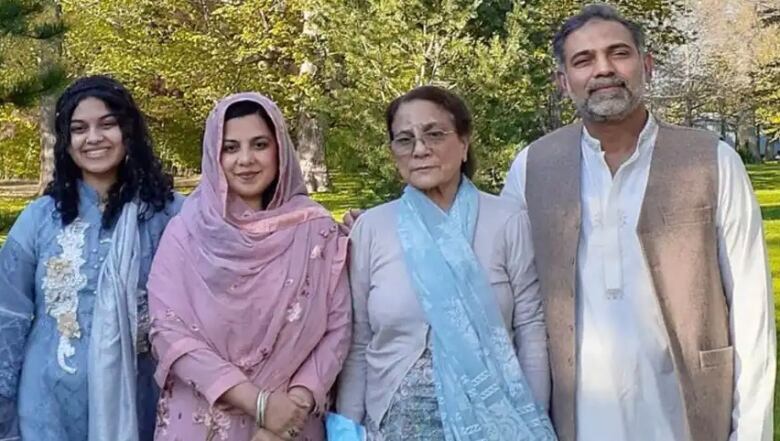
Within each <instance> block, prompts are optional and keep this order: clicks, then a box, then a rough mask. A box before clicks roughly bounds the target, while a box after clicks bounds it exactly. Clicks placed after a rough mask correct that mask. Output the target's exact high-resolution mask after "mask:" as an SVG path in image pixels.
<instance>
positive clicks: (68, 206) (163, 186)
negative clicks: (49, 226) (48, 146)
mask: <svg viewBox="0 0 780 441" xmlns="http://www.w3.org/2000/svg"><path fill="white" fill-rule="evenodd" d="M85 98H97V99H99V100H101V101H103V102H104V103H105V104H106V106H107V107H108V108H109V109H110V110H111V111H112V112H113V113H114V115H115V116H116V118H117V121H118V122H119V128H120V130H121V131H122V140H123V142H124V144H125V148H126V150H127V153H126V157H125V160H124V161H123V162H122V163H121V164H120V165H119V170H118V171H117V181H116V182H115V183H114V185H112V186H111V188H110V189H109V191H108V201H107V204H106V208H105V210H104V211H103V221H102V224H103V227H104V228H110V227H112V226H113V225H114V223H115V222H116V220H117V218H118V217H119V215H120V214H121V212H122V208H123V207H124V205H125V203H127V202H130V201H132V200H133V199H134V198H136V197H138V199H140V200H141V201H142V202H145V204H142V208H141V211H140V213H139V215H138V217H139V220H145V219H148V218H149V217H151V215H152V214H154V213H155V212H158V211H161V210H163V209H164V208H165V206H166V205H167V203H168V202H170V201H172V200H173V178H172V177H171V176H170V175H169V174H167V173H165V172H163V168H162V164H161V163H160V160H159V158H157V156H155V154H154V151H153V149H152V139H151V136H150V135H149V129H148V128H147V126H146V122H145V121H144V117H143V115H142V114H141V111H140V110H139V109H138V106H136V104H135V101H134V100H133V97H132V96H131V95H130V92H128V91H127V89H125V87H124V86H122V84H120V83H119V82H117V81H116V80H114V79H113V78H110V77H107V76H104V75H94V76H88V77H83V78H79V79H78V80H76V81H75V82H74V83H73V84H71V85H70V86H69V87H68V88H67V89H65V91H64V92H63V93H62V95H61V96H60V98H59V99H58V100H57V107H56V114H55V120H54V130H55V134H56V136H57V140H56V142H55V144H54V179H53V180H52V181H51V182H50V183H49V185H48V186H47V187H46V191H45V192H44V193H45V194H46V195H48V196H51V197H52V198H53V199H54V201H55V206H56V207H57V211H58V212H59V214H60V216H61V218H62V224H63V225H69V224H70V223H71V222H73V220H75V219H76V217H78V214H79V192H78V188H79V187H78V181H79V179H81V178H82V173H81V169H80V168H79V167H78V166H77V165H76V163H75V162H73V159H72V158H71V156H70V154H69V153H68V149H69V148H70V143H71V139H70V121H71V118H72V117H73V111H74V110H75V109H76V107H77V106H78V105H79V103H80V102H81V101H82V100H84V99H85Z"/></svg>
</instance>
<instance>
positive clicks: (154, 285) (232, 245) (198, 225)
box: [148, 94, 351, 441]
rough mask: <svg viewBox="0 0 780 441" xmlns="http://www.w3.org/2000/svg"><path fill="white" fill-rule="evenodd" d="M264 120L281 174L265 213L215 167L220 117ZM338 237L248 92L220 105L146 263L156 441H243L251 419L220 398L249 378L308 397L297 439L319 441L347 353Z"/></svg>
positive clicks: (273, 110) (280, 129)
mask: <svg viewBox="0 0 780 441" xmlns="http://www.w3.org/2000/svg"><path fill="white" fill-rule="evenodd" d="M246 100H248V101H253V102H257V103H259V104H260V105H261V106H262V107H263V108H264V109H265V110H266V112H267V113H268V114H269V115H270V117H271V119H272V121H273V123H274V126H275V133H276V138H277V144H278V146H279V175H278V180H277V184H276V185H277V188H276V192H275V195H274V197H273V199H272V201H271V202H270V203H269V205H268V207H267V208H266V209H265V210H261V211H251V210H248V208H247V207H246V206H244V205H243V204H242V203H240V202H239V201H238V200H236V199H233V198H232V197H231V196H229V195H228V191H227V184H226V181H225V177H224V175H223V173H222V170H221V167H220V165H219V149H220V147H221V140H222V131H223V124H224V115H225V111H226V109H227V108H228V107H229V106H230V105H231V104H233V103H235V102H238V101H246ZM346 253H347V241H346V238H345V237H344V236H343V234H342V233H341V232H340V230H339V229H338V227H337V225H336V223H335V222H334V221H333V220H332V218H331V217H330V215H329V214H328V212H327V211H325V210H324V209H323V208H322V207H320V206H319V205H317V204H316V203H314V202H313V201H311V200H310V199H309V198H308V196H306V192H305V187H304V186H303V179H302V177H301V172H300V167H299V166H298V163H297V160H296V159H295V153H294V151H293V149H292V143H291V142H290V139H289V136H288V134H287V130H286V128H285V125H284V120H283V118H282V116H281V113H280V111H279V110H278V108H277V107H276V106H275V105H274V104H273V103H272V102H271V101H269V100H268V99H266V98H265V97H262V96H260V95H257V94H239V95H234V96H231V97H228V98H226V99H225V100H223V101H222V102H220V103H219V104H218V105H217V107H216V109H215V110H214V111H213V112H212V114H211V115H210V116H209V119H208V121H207V127H206V134H205V136H204V158H203V179H202V182H201V184H200V185H199V186H198V188H197V189H196V190H195V192H194V193H193V195H192V196H190V198H188V199H187V201H185V204H184V207H183V208H182V212H181V214H180V215H179V216H177V217H175V218H174V219H173V220H172V221H171V222H170V223H169V225H168V228H167V229H166V231H165V233H164V235H163V237H162V239H161V242H160V246H159V248H158V253H157V255H156V256H155V259H154V262H153V264H152V271H151V274H150V276H149V285H148V288H149V289H148V290H149V298H150V310H151V315H152V333H151V341H152V345H153V349H154V353H155V354H156V356H157V358H158V367H157V373H156V375H155V378H156V380H157V382H158V384H160V385H161V386H162V388H163V391H162V393H161V397H160V401H159V404H158V412H157V420H158V422H157V431H156V435H155V439H157V440H181V441H191V440H214V441H216V440H221V441H248V440H250V439H251V438H252V436H253V435H254V434H255V432H256V430H257V429H256V428H255V421H254V416H253V415H246V414H244V413H243V412H242V411H240V410H237V409H234V408H228V407H226V405H225V404H224V403H222V402H221V401H219V398H220V397H221V396H222V395H223V394H224V393H225V392H227V391H228V390H229V389H231V388H232V387H234V386H236V385H238V384H241V383H243V382H251V383H253V384H255V385H256V386H257V387H259V388H260V389H263V390H267V391H269V392H272V391H279V390H281V391H287V390H288V389H289V388H291V387H295V386H303V387H306V388H307V389H309V390H310V391H311V392H312V394H313V396H314V400H315V412H314V413H313V414H312V416H311V417H310V419H309V421H308V423H307V425H306V427H305V428H304V430H303V431H302V433H301V434H300V435H299V437H298V438H297V439H298V440H310V441H322V440H324V426H323V422H322V414H323V412H324V410H325V408H326V407H327V401H328V392H329V390H330V388H331V386H332V384H333V382H334V381H335V379H336V376H337V375H338V373H339V371H340V369H341V366H342V364H343V362H344V358H345V356H346V351H347V349H348V344H349V340H350V337H351V336H350V333H351V306H350V295H349V288H348V283H347V276H346V267H345V262H346Z"/></svg>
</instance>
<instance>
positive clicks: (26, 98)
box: [0, 0, 65, 106]
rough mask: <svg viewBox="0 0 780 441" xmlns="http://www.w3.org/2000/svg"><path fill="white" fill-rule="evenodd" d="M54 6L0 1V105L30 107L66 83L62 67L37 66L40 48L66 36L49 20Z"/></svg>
mask: <svg viewBox="0 0 780 441" xmlns="http://www.w3.org/2000/svg"><path fill="white" fill-rule="evenodd" d="M53 6H54V5H53V3H51V2H44V1H30V0H0V104H5V103H11V104H15V105H18V106H29V105H31V104H33V103H34V102H35V101H36V100H37V99H38V97H40V96H42V95H45V94H47V93H50V92H51V91H53V90H56V89H57V88H59V87H60V86H62V84H63V83H64V82H65V70H64V68H63V67H62V66H60V65H58V64H51V65H45V66H42V65H39V63H38V62H37V57H38V56H40V50H41V47H42V45H43V44H46V42H48V41H50V40H53V39H57V38H60V36H61V35H62V34H63V33H64V32H65V25H64V23H62V22H61V21H60V20H57V19H56V17H52V8H53Z"/></svg>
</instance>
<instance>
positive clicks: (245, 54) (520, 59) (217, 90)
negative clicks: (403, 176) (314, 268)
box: [0, 0, 681, 194]
mask: <svg viewBox="0 0 780 441" xmlns="http://www.w3.org/2000/svg"><path fill="white" fill-rule="evenodd" d="M0 1H2V0H0ZM61 3H62V7H63V13H64V16H65V18H66V20H67V21H68V23H69V25H70V29H69V32H68V33H67V36H66V37H67V38H66V40H65V44H64V47H63V51H64V54H63V55H64V57H65V59H66V60H67V61H68V63H69V66H70V68H71V69H72V70H73V72H75V73H78V74H88V73H110V74H113V75H114V76H115V77H117V78H118V79H119V80H121V81H123V82H124V83H125V84H127V85H128V86H129V87H130V89H131V90H132V91H133V93H134V95H135V96H136V99H137V100H138V101H139V104H140V105H141V106H142V108H143V109H144V110H145V112H146V113H147V115H148V118H149V121H150V125H151V127H152V129H153V135H154V136H155V139H156V141H157V146H158V148H159V149H160V151H161V154H162V156H163V158H164V160H165V161H166V164H168V165H169V166H170V167H171V168H172V170H173V171H174V172H176V173H187V172H191V171H196V170H197V169H198V166H199V157H200V142H201V141H200V136H201V133H202V129H203V122H204V120H205V118H206V115H207V113H208V111H209V110H210V108H211V107H212V106H213V104H214V102H215V100H216V99H218V98H220V97H221V96H224V95H225V94H228V93H231V92H236V91H240V90H257V91H261V92H263V93H265V94H267V95H269V96H270V97H272V98H273V99H274V100H275V101H277V102H278V103H279V104H280V106H281V107H282V109H283V111H284V112H285V114H286V115H287V117H288V122H289V125H290V126H291V128H292V130H293V131H295V130H296V129H297V127H296V126H297V124H298V121H299V119H298V117H299V115H300V114H301V112H302V111H305V112H306V113H308V114H316V115H319V116H321V118H322V120H323V127H327V131H326V133H325V139H326V143H327V157H326V160H327V162H328V165H329V167H330V168H335V169H337V170H343V171H347V172H361V173H367V174H368V175H370V177H371V178H372V182H375V183H376V185H377V186H378V188H379V189H381V190H382V191H383V192H384V193H386V194H389V193H393V192H395V191H397V190H398V188H399V183H398V180H397V177H396V175H395V167H394V164H393V162H392V159H391V158H390V155H389V152H388V149H387V134H386V133H385V131H386V130H385V122H384V115H383V112H384V109H385V107H386V106H387V105H388V104H389V103H390V101H391V100H392V99H394V98H395V97H397V96H399V95H401V94H402V93H404V92H406V91H408V90H409V89H411V88H412V87H414V86H417V85H422V84H429V83H433V84H438V85H442V86H445V87H449V88H452V89H453V90H454V91H455V92H457V93H459V94H461V95H462V96H463V97H464V98H465V99H466V101H467V102H468V104H469V105H470V107H471V109H472V111H473V113H474V117H475V134H474V140H473V146H474V149H475V151H476V152H477V153H478V156H479V160H480V166H479V172H478V177H477V179H478V181H479V183H480V184H481V185H482V186H483V187H484V188H486V189H491V190H496V189H497V188H498V187H499V186H500V184H501V183H502V182H503V179H504V176H505V173H506V171H507V169H508V166H509V162H510V161H511V159H512V158H513V157H514V155H515V153H516V151H517V149H518V148H519V147H522V146H524V145H526V144H528V143H529V142H530V141H532V140H533V139H535V138H537V137H538V136H540V135H541V134H543V133H545V132H547V131H549V130H551V129H553V128H555V127H557V126H559V125H561V124H565V123H567V122H568V121H570V120H571V119H572V111H571V108H570V107H569V106H568V105H567V104H566V102H565V100H561V97H560V96H559V93H558V92H557V90H556V88H555V86H554V84H553V82H552V81H551V78H552V74H553V72H554V70H555V64H554V62H553V59H552V56H551V50H550V41H551V38H552V35H553V33H554V31H555V30H556V29H557V27H558V26H559V25H560V23H561V22H562V21H563V20H564V19H565V18H566V17H567V16H569V15H571V14H573V13H575V12H576V11H577V10H578V9H579V8H581V7H582V6H583V5H584V4H585V3H586V2H585V1H581V0H556V1H551V0H522V1H518V0H284V1H283V0H136V1H132V2H128V1H126V0H100V1H98V0H62V2H61ZM616 3H617V5H618V7H619V8H621V10H623V11H624V12H625V13H626V14H627V15H628V16H630V17H632V18H635V19H637V20H639V21H640V22H642V23H643V24H644V25H645V26H646V27H647V29H648V30H649V34H650V41H651V47H652V48H653V49H654V51H655V52H659V53H661V55H663V54H664V52H665V49H666V48H668V47H669V46H670V45H671V44H673V43H675V42H676V41H679V40H680V38H681V37H680V33H679V32H678V31H677V30H676V29H675V28H674V27H673V26H671V25H670V23H672V22H673V20H671V19H670V18H671V17H673V16H674V15H675V14H678V13H679V10H680V5H679V2H678V0H621V1H618V2H616ZM304 24H306V26H304ZM305 27H308V28H309V30H308V31H307V30H306V29H305ZM306 62H308V64H309V66H308V67H307V69H306V71H307V72H309V73H307V74H302V72H303V69H302V67H303V66H307V63H306Z"/></svg>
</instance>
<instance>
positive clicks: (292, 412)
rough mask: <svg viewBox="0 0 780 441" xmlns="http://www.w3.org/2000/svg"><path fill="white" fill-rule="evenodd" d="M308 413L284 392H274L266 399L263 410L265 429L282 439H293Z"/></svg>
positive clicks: (301, 427) (304, 422)
mask: <svg viewBox="0 0 780 441" xmlns="http://www.w3.org/2000/svg"><path fill="white" fill-rule="evenodd" d="M308 418H309V411H308V410H307V409H305V408H303V407H301V406H299V405H298V404H297V403H295V402H294V401H292V399H290V397H289V396H288V395H287V394H286V393H284V392H278V391H277V392H274V393H272V394H271V396H270V397H268V403H267V404H266V408H265V420H264V423H265V424H264V426H265V429H267V430H269V431H271V432H273V433H275V434H276V436H279V437H281V438H282V439H295V438H296V437H297V436H298V434H299V433H300V432H301V430H302V429H303V426H304V424H306V420H307V419H308Z"/></svg>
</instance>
